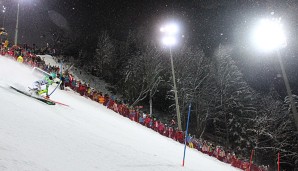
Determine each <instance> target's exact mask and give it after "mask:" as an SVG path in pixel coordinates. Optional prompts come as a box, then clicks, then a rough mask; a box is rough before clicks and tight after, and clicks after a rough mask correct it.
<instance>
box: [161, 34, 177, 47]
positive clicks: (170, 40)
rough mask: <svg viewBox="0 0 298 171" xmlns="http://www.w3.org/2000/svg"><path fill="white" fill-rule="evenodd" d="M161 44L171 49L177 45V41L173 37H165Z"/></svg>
mask: <svg viewBox="0 0 298 171" xmlns="http://www.w3.org/2000/svg"><path fill="white" fill-rule="evenodd" d="M162 43H163V44H164V45H166V46H170V47H172V46H174V45H176V44H177V39H176V38H175V37H174V36H165V37H164V38H163V39H162Z"/></svg>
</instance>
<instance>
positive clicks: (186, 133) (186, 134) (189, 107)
mask: <svg viewBox="0 0 298 171" xmlns="http://www.w3.org/2000/svg"><path fill="white" fill-rule="evenodd" d="M190 109H191V103H190V104H189V106H188V116H187V124H186V132H185V137H184V154H183V161H182V167H184V161H185V152H186V139H187V136H188V125H189V116H190Z"/></svg>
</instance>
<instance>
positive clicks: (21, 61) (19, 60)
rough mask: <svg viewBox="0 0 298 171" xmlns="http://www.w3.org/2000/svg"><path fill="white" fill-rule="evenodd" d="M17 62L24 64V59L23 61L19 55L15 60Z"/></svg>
mask: <svg viewBox="0 0 298 171" xmlns="http://www.w3.org/2000/svg"><path fill="white" fill-rule="evenodd" d="M17 61H18V62H19V63H23V62H24V59H23V57H22V56H21V55H20V56H19V57H18V58H17Z"/></svg>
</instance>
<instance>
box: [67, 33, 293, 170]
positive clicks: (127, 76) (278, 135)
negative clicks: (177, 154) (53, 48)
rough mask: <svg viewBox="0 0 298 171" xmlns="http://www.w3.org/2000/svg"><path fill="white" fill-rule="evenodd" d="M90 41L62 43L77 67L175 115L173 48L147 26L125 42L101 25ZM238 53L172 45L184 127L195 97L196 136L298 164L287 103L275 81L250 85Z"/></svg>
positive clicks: (260, 159) (157, 111) (270, 160)
mask: <svg viewBox="0 0 298 171" xmlns="http://www.w3.org/2000/svg"><path fill="white" fill-rule="evenodd" d="M92 40H93V41H96V43H93V44H92V41H90V37H87V38H86V39H85V40H80V41H79V42H80V44H77V46H72V47H67V48H65V49H64V55H65V57H66V58H67V57H68V56H74V57H75V62H76V66H78V67H80V68H82V69H84V70H86V71H88V72H89V73H90V74H93V75H96V76H98V77H99V78H100V79H104V80H105V81H107V82H109V83H111V85H114V87H113V90H112V91H113V92H114V93H117V94H121V95H123V99H126V100H127V101H128V102H129V104H130V105H134V106H136V105H144V106H145V108H146V109H149V106H151V105H152V106H153V115H155V116H157V117H161V118H163V119H165V120H170V119H172V118H174V117H175V116H176V115H175V113H176V112H175V101H174V93H173V84H172V83H173V82H172V74H171V67H170V55H169V50H168V49H166V48H162V47H161V46H160V44H158V43H157V42H156V41H151V40H150V39H148V37H146V29H142V28H141V29H139V30H134V31H129V33H128V36H127V37H126V39H124V40H117V39H116V38H114V37H112V36H111V34H110V33H109V32H108V31H100V32H99V33H98V34H97V35H96V37H92ZM88 41H89V42H88ZM235 54H237V53H234V52H233V48H230V47H229V46H227V45H221V44H220V45H219V46H217V48H216V52H215V53H214V54H212V55H206V54H205V53H204V52H203V50H202V47H200V45H189V44H188V43H187V41H185V45H184V46H180V47H178V48H175V50H173V58H174V66H175V73H176V82H177V89H178V96H179V104H180V110H181V114H182V125H183V127H184V128H185V125H186V119H187V116H186V115H187V109H188V105H189V103H192V111H191V119H190V120H191V121H190V133H191V134H192V135H195V136H196V137H200V138H204V139H208V140H210V141H213V142H215V143H217V144H220V145H222V146H224V147H225V148H226V149H230V150H232V151H235V153H236V155H239V156H243V157H244V158H247V159H249V156H250V152H251V150H252V149H254V150H255V156H254V162H255V163H256V164H264V165H268V164H269V165H270V166H271V168H274V167H276V165H277V164H276V162H277V153H278V152H280V154H281V163H282V167H283V168H287V169H289V170H293V169H294V168H297V166H298V138H297V133H295V131H296V127H295V124H294V119H293V115H292V113H291V110H290V105H289V102H288V101H287V100H284V98H283V97H281V96H280V94H279V93H278V91H277V90H276V88H275V87H274V86H270V87H268V88H267V89H268V91H260V90H258V89H256V88H253V87H252V86H250V84H249V83H248V82H247V81H246V79H245V78H244V75H243V74H242V72H241V70H240V69H239V67H238V65H237V61H235V59H238V58H240V57H239V56H235ZM272 85H273V84H272ZM285 99H287V98H285ZM296 100H298V98H296ZM150 103H151V105H150Z"/></svg>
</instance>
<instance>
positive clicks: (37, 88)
mask: <svg viewBox="0 0 298 171" xmlns="http://www.w3.org/2000/svg"><path fill="white" fill-rule="evenodd" d="M53 82H54V81H53V77H52V76H49V77H45V78H44V79H42V80H37V81H35V82H34V83H33V88H32V89H31V91H33V92H35V94H36V95H41V94H44V93H46V98H49V94H48V93H49V86H50V85H52V84H53ZM56 83H57V84H59V82H56ZM43 85H46V88H45V89H42V88H41V86H43Z"/></svg>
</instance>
